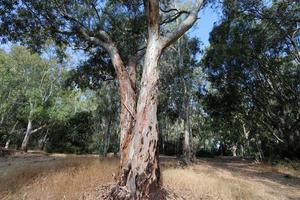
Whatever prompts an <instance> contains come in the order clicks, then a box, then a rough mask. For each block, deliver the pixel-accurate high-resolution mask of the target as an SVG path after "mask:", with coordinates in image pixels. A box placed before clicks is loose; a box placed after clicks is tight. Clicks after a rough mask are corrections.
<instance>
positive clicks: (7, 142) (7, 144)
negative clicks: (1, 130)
mask: <svg viewBox="0 0 300 200" xmlns="http://www.w3.org/2000/svg"><path fill="white" fill-rule="evenodd" d="M9 144H10V139H8V140H7V141H6V143H5V147H4V148H5V149H8V147H9Z"/></svg>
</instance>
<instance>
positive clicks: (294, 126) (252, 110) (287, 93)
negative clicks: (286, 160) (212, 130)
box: [203, 0, 300, 157]
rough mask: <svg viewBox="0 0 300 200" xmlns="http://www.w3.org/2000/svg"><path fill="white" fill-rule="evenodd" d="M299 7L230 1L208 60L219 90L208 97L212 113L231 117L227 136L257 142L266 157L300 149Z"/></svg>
mask: <svg viewBox="0 0 300 200" xmlns="http://www.w3.org/2000/svg"><path fill="white" fill-rule="evenodd" d="M248 3H249V2H248ZM299 11H300V7H299V4H297V1H290V2H285V1H278V2H274V3H273V4H272V5H271V6H264V2H263V1H256V2H252V4H251V3H250V5H248V4H247V2H244V3H242V2H240V3H237V2H236V1H230V0H228V1H224V18H223V20H222V22H221V23H220V24H219V25H218V26H216V27H215V28H214V30H213V31H212V33H211V36H210V43H211V46H210V47H209V48H208V49H207V51H206V53H205V56H204V59H203V66H204V67H205V68H206V72H207V75H208V78H209V81H210V82H211V85H212V88H213V90H212V91H211V92H210V93H208V94H207V95H206V101H205V102H206V105H207V108H209V109H208V112H209V113H210V114H211V116H214V117H215V119H216V118H219V119H220V118H221V119H222V121H223V122H224V119H226V120H227V121H226V122H224V123H225V124H223V125H224V129H225V127H227V128H228V129H227V130H228V131H229V132H230V133H231V134H229V136H230V135H231V136H230V137H227V138H230V140H231V141H233V142H235V143H236V142H241V143H243V142H246V143H245V145H246V146H248V144H247V140H248V142H249V141H250V142H253V146H256V147H257V151H258V152H261V151H263V152H264V154H265V155H266V156H272V154H273V153H272V152H273V151H274V150H276V151H278V152H279V153H280V155H282V156H285V155H286V156H297V153H296V152H297V151H299V131H298V129H299V109H298V107H299V103H300V101H299V96H300V95H299V80H300V79H299V75H300V73H299V64H300V63H299V59H298V55H297V50H296V49H297V48H298V47H297V44H296V43H295V37H294V35H295V33H296V32H297V31H298V27H297V22H298V21H299V14H298V13H299ZM218 122H219V121H218ZM228 124H231V125H229V126H228ZM234 129H239V130H240V132H241V133H240V134H237V133H235V132H236V131H234ZM225 133H226V130H224V134H225ZM225 135H226V134H225ZM227 135H228V134H227ZM233 135H234V136H235V137H232V136H233ZM236 136H238V137H236ZM296 141H297V142H296ZM259 154H261V153H259ZM260 157H261V155H260Z"/></svg>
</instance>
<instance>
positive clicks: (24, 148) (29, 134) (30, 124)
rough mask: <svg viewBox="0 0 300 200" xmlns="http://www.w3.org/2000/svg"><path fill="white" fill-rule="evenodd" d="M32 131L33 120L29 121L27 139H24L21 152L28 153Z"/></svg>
mask: <svg viewBox="0 0 300 200" xmlns="http://www.w3.org/2000/svg"><path fill="white" fill-rule="evenodd" d="M31 131H32V121H31V119H29V120H28V124H27V130H26V133H25V137H24V139H23V142H22V145H21V150H22V151H25V152H26V151H27V145H28V142H29V139H30V136H31Z"/></svg>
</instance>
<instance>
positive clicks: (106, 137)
mask: <svg viewBox="0 0 300 200" xmlns="http://www.w3.org/2000/svg"><path fill="white" fill-rule="evenodd" d="M110 127H111V119H110V118H109V119H108V120H107V122H106V127H105V130H104V148H103V155H104V156H106V154H107V152H108V149H109V143H110Z"/></svg>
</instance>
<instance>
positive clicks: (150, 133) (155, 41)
mask: <svg viewBox="0 0 300 200" xmlns="http://www.w3.org/2000/svg"><path fill="white" fill-rule="evenodd" d="M202 3H203V0H197V1H196V5H195V7H194V8H193V9H192V10H191V12H190V13H189V15H188V17H187V18H186V19H185V20H184V21H183V22H182V23H181V24H180V25H179V26H178V27H176V28H175V29H174V30H173V31H171V32H170V33H168V34H166V35H165V36H162V35H160V30H159V27H160V22H159V20H160V16H159V1H158V0H145V1H144V6H145V10H146V16H147V20H148V40H147V50H146V54H145V59H144V68H143V75H142V79H141V88H140V93H139V98H138V102H137V104H136V91H135V85H134V84H135V77H134V76H135V70H131V66H130V65H129V66H128V67H129V69H128V71H127V73H126V72H125V68H124V67H122V66H124V65H123V63H122V59H121V57H120V55H119V53H118V52H117V50H116V48H115V46H114V45H113V43H111V42H110V38H109V37H107V36H106V35H103V37H105V38H106V40H107V41H106V43H103V45H104V47H105V48H106V49H107V50H108V52H109V53H110V57H111V58H112V62H113V65H114V66H115V68H116V73H117V77H118V80H119V84H120V96H121V161H120V166H121V171H120V176H119V181H118V184H117V185H116V187H114V188H113V189H112V192H111V197H112V198H113V199H118V200H120V199H127V200H132V199H133V200H142V199H157V198H156V197H155V198H153V197H151V195H152V194H154V193H152V191H153V190H155V189H157V188H158V187H159V177H160V174H159V173H160V171H159V164H158V150H157V144H158V124H157V115H156V112H157V95H158V94H157V92H158V78H159V70H158V63H159V58H160V56H161V53H162V51H163V49H164V48H166V47H168V46H169V45H170V44H172V43H173V42H175V41H176V40H177V39H178V38H179V37H181V36H182V35H183V34H184V33H185V32H186V31H187V30H188V29H189V28H191V26H192V25H193V24H194V22H195V21H196V19H197V13H198V11H199V9H200V7H201V5H202ZM107 42H110V45H109V46H106V44H107ZM133 66H134V65H133ZM132 72H134V73H133V74H134V76H133V77H132V74H131V73H132ZM128 80H130V81H128Z"/></svg>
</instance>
